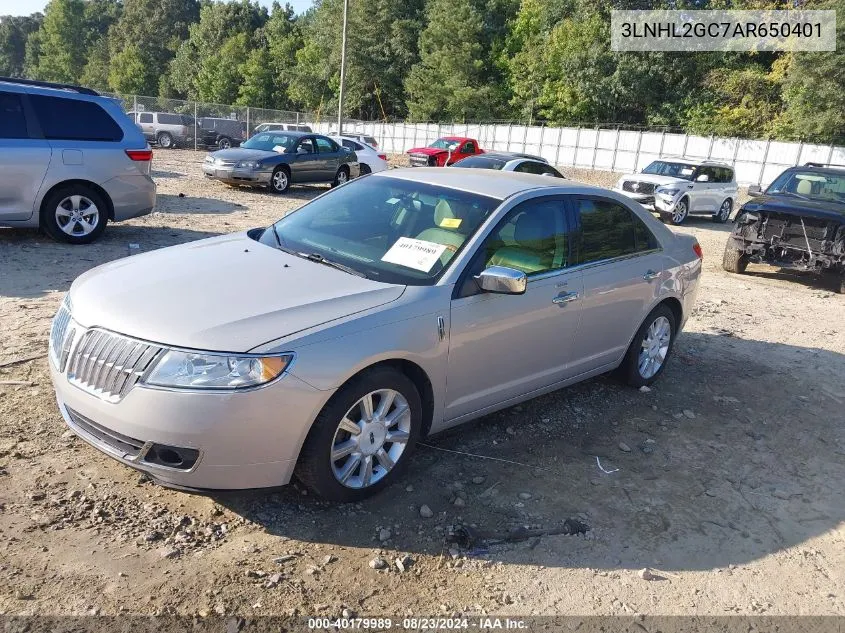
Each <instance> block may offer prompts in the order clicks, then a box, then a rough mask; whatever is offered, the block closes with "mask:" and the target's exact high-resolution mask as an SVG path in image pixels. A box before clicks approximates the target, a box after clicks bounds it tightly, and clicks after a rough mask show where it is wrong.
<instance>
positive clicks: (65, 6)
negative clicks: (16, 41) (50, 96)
mask: <svg viewBox="0 0 845 633" xmlns="http://www.w3.org/2000/svg"><path fill="white" fill-rule="evenodd" d="M87 30H88V29H87V26H86V23H85V3H84V2H83V0H50V2H49V4H48V5H47V7H46V8H45V10H44V22H43V24H42V25H41V30H40V33H39V35H40V45H41V46H40V51H39V55H38V65H37V67H36V75H37V77H38V78H39V79H44V80H47V81H62V82H70V83H75V82H78V81H79V78H80V76H81V75H82V69H83V68H84V67H85V61H86V60H85V46H84V44H85V39H86V36H87ZM80 36H82V42H80V41H79V38H80Z"/></svg>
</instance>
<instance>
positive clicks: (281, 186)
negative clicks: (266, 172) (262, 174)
mask: <svg viewBox="0 0 845 633" xmlns="http://www.w3.org/2000/svg"><path fill="white" fill-rule="evenodd" d="M269 187H270V191H272V192H273V193H284V192H285V191H287V190H288V189H290V172H289V171H288V170H287V167H283V166H282V165H279V166H278V167H276V169H274V170H273V173H272V175H271V176H270V185H269Z"/></svg>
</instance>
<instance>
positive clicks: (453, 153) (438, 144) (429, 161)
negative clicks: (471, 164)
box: [407, 136, 484, 167]
mask: <svg viewBox="0 0 845 633" xmlns="http://www.w3.org/2000/svg"><path fill="white" fill-rule="evenodd" d="M483 153H484V150H483V149H481V148H480V147H478V141H476V140H475V139H474V138H465V137H463V136H444V137H443V138H439V139H437V140H436V141H434V143H432V144H431V145H429V146H428V147H415V148H413V149H409V150H408V152H407V154H408V156H409V157H410V158H411V167H445V166H446V165H451V164H452V163H456V162H458V161H459V160H461V159H462V158H466V157H467V156H474V155H475V154H483Z"/></svg>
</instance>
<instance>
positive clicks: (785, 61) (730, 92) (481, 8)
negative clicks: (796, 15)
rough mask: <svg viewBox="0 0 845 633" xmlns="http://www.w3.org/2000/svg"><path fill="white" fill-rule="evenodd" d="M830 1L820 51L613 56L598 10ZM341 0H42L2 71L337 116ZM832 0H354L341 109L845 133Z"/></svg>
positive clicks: (841, 25)
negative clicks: (299, 3) (303, 5)
mask: <svg viewBox="0 0 845 633" xmlns="http://www.w3.org/2000/svg"><path fill="white" fill-rule="evenodd" d="M685 6H686V7H689V8H715V9H721V8H742V9H763V8H794V7H796V6H800V7H802V8H808V9H809V8H812V9H823V8H834V9H838V10H839V16H840V19H839V20H837V48H838V50H837V51H836V52H830V53H695V54H692V53H614V52H612V51H611V50H610V45H609V40H610V34H609V25H610V11H611V9H612V8H620V9H621V8H669V7H671V8H683V7H685ZM342 12H343V0H315V1H314V5H313V6H312V7H311V8H310V9H309V10H308V11H307V12H305V13H304V14H302V15H295V14H294V12H293V10H292V8H291V7H290V6H289V5H285V6H281V5H280V4H279V3H278V2H276V3H274V4H273V6H272V7H271V8H270V9H269V10H268V9H266V8H264V7H262V6H261V5H259V4H258V3H257V2H255V1H250V0H235V1H232V2H221V1H219V0H50V2H49V4H48V5H47V7H46V9H45V12H44V14H43V15H42V14H40V13H36V14H33V15H31V16H26V17H0V75H11V76H25V77H30V78H37V79H45V80H53V81H62V82H73V83H82V84H86V85H90V86H95V87H99V88H101V89H109V90H113V91H116V92H119V93H124V94H141V95H158V96H161V97H171V98H186V99H195V100H201V101H208V102H214V103H225V104H237V105H249V106H253V107H264V108H278V109H289V110H291V109H299V110H310V111H319V112H322V113H325V114H326V115H328V116H330V115H331V114H332V113H334V112H336V109H337V95H338V90H339V83H340V82H339V79H340V40H341V20H342ZM843 50H845V0H659V1H657V2H646V1H645V0H368V1H367V2H364V1H363V0H350V2H349V27H348V48H347V72H346V86H345V91H344V114H345V115H346V116H350V117H356V118H363V119H382V118H408V119H411V120H415V121H484V120H491V119H518V120H522V121H534V122H546V123H548V124H551V125H561V124H573V123H579V124H592V123H604V124H611V123H618V124H641V125H648V126H673V127H683V128H685V129H686V130H687V131H689V132H691V133H697V134H711V133H712V134H718V135H726V136H742V137H758V138H759V137H769V138H781V139H787V140H789V139H802V140H805V141H808V142H819V143H830V142H835V143H845V56H843V54H842V52H841V51H843Z"/></svg>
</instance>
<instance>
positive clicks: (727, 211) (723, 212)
mask: <svg viewBox="0 0 845 633" xmlns="http://www.w3.org/2000/svg"><path fill="white" fill-rule="evenodd" d="M730 215H731V202H730V200H725V201H724V202H723V203H722V206H721V207H719V220H720V221H721V222H726V221H727V219H728V218H729V217H730Z"/></svg>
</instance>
